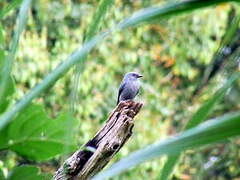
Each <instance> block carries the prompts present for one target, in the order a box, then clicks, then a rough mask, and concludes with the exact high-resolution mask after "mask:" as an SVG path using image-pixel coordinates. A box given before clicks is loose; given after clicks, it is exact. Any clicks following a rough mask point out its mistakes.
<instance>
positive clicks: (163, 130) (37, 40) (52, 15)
mask: <svg viewBox="0 0 240 180" xmlns="http://www.w3.org/2000/svg"><path fill="white" fill-rule="evenodd" d="M171 1H172V0H169V1H164V0H162V1H157V0H133V1H131V0H125V1H120V0H116V1H114V2H113V3H112V4H111V5H110V7H109V8H108V10H107V13H106V16H104V17H103V19H102V23H101V24H100V27H99V29H98V31H97V32H102V31H106V30H107V29H108V28H111V27H113V26H114V25H115V24H117V23H118V22H119V21H121V20H122V19H123V18H126V17H127V16H129V15H131V14H132V13H133V12H134V11H137V10H140V9H142V8H145V7H149V6H152V5H162V4H164V3H166V2H168V3H169V2H171ZM15 2H17V1H15ZM11 3H12V2H11V1H1V2H0V6H1V7H3V8H4V7H7V6H8V5H9V4H11ZM98 6H99V1H97V0H91V1H85V0H51V1H50V0H42V1H33V4H32V7H31V10H30V12H29V14H28V23H27V26H26V28H25V31H24V32H23V34H22V36H21V40H20V42H19V47H18V51H17V54H16V60H15V62H14V66H13V70H12V77H13V79H14V82H15V93H14V94H13V97H12V100H11V103H10V104H14V102H16V101H17V100H19V99H20V98H22V97H23V96H24V94H25V93H27V92H28V91H29V90H30V89H31V88H33V87H34V86H35V85H36V84H37V83H39V82H41V80H42V79H43V78H44V77H45V76H46V75H47V74H48V73H49V72H51V71H52V70H53V69H54V68H55V67H56V66H57V65H58V64H59V63H61V62H62V61H63V60H64V59H66V58H67V57H68V56H69V55H70V54H71V53H72V52H73V51H74V50H75V49H76V48H78V47H79V46H80V45H81V44H82V43H83V40H84V35H85V34H86V31H87V27H88V25H89V24H90V22H91V20H92V16H93V14H94V12H95V11H96V9H97V7H98ZM18 7H19V6H17V7H16V8H13V9H12V10H11V11H10V12H9V13H8V14H7V15H5V16H4V17H3V18H2V19H1V31H2V35H3V36H2V38H3V39H2V41H1V42H2V44H1V47H0V48H1V51H3V52H4V53H5V54H7V52H8V46H9V44H10V42H11V40H12V35H13V31H14V28H15V24H16V17H17V14H18V12H19V10H18ZM238 10H239V7H238V6H237V5H236V4H229V3H225V4H220V5H218V6H214V7H209V8H205V9H201V10H196V11H194V12H191V13H187V14H183V15H180V16H175V17H172V18H169V19H165V20H161V21H157V22H154V23H152V24H148V25H143V26H140V27H137V28H128V29H127V30H125V31H121V32H117V33H114V34H113V35H111V36H110V37H108V38H107V39H106V40H105V41H104V42H103V43H101V44H99V45H98V46H97V48H95V49H94V50H93V51H92V52H91V53H90V54H89V55H88V56H87V61H86V64H85V66H84V68H83V69H81V75H80V79H79V81H78V83H79V90H78V91H77V92H74V88H73V87H74V81H73V77H74V75H75V74H76V72H75V71H74V70H73V69H71V70H70V71H69V72H68V73H67V74H65V75H64V77H62V78H61V79H60V80H59V81H57V83H56V84H55V86H53V88H51V89H49V90H47V91H45V92H44V93H43V94H41V96H40V97H38V98H37V99H35V100H34V104H41V105H43V106H44V111H46V112H47V114H48V116H49V117H51V118H52V119H54V118H56V117H57V116H59V114H61V113H62V112H72V109H71V103H75V104H76V110H75V111H74V112H73V115H74V117H75V119H76V122H75V123H76V124H74V126H75V127H77V129H76V131H74V140H76V141H77V145H75V146H74V147H73V148H72V149H71V150H70V153H68V155H69V154H71V152H74V150H76V149H77V147H79V146H81V145H82V144H84V143H86V142H87V141H88V140H89V139H90V138H91V137H93V135H94V134H95V133H96V131H97V130H98V129H99V128H100V127H101V126H102V125H103V123H104V121H105V120H106V119H107V117H108V115H109V113H110V112H111V111H112V110H113V109H114V107H115V105H116V98H117V93H118V87H119V84H120V82H121V79H122V77H123V75H124V74H125V73H127V72H129V71H137V72H140V73H141V74H142V75H143V76H144V77H143V79H142V88H141V90H140V94H139V95H138V97H137V98H136V101H141V102H143V103H144V106H143V108H142V110H141V111H140V113H139V114H138V116H137V117H136V118H135V126H134V129H133V132H134V133H133V136H132V137H131V138H130V140H129V141H128V142H127V143H126V145H125V146H124V147H123V148H122V149H121V150H120V152H119V153H118V154H117V155H116V157H115V158H114V159H113V162H114V161H117V160H119V159H121V158H122V157H124V156H126V155H127V154H129V153H130V152H132V151H134V150H137V149H139V148H141V147H144V146H146V145H148V144H150V143H153V142H155V141H157V140H161V139H165V138H166V137H167V136H170V135H173V134H175V133H178V132H180V131H181V129H183V127H184V125H185V123H186V122H187V121H188V120H189V119H190V117H191V116H192V114H193V113H194V112H195V111H196V110H197V108H198V107H199V106H200V105H201V104H202V103H203V102H204V101H205V100H207V99H209V98H210V97H211V96H212V95H213V94H214V92H215V91H216V90H217V89H218V88H219V87H221V86H222V85H223V82H225V80H226V79H228V77H229V74H231V73H232V72H234V71H236V70H237V64H236V63H234V62H235V61H233V60H229V61H228V62H227V63H225V66H224V68H222V69H221V70H220V71H218V73H217V74H216V75H215V76H214V77H213V78H212V79H211V81H209V82H208V83H207V84H206V85H205V86H204V87H203V89H202V91H201V92H200V93H198V94H197V95H196V96H193V93H194V91H195V90H196V88H197V87H198V86H199V85H200V84H201V82H202V81H203V75H204V72H205V71H206V69H207V68H208V67H209V66H210V64H211V62H212V61H213V60H214V57H215V56H216V52H217V50H218V48H219V46H220V44H221V41H222V39H223V36H224V34H225V32H226V30H227V29H228V27H229V21H230V20H229V19H230V16H231V12H232V11H238ZM235 59H236V58H235ZM235 59H234V60H235ZM232 64H233V65H232ZM71 93H77V96H78V98H77V99H76V98H75V99H73V98H71ZM239 100H240V98H239V84H236V85H235V86H234V87H233V88H232V89H231V91H229V92H228V94H227V95H226V96H225V98H224V100H223V101H221V103H219V104H218V105H217V106H216V108H215V109H214V113H212V114H211V117H215V116H217V115H219V114H223V113H225V112H229V111H233V110H238V109H239V108H240V105H239ZM73 101H74V102H73ZM36 123H37V122H36ZM70 130H71V129H70ZM74 140H73V141H74ZM239 147H240V141H239V139H235V140H228V141H224V143H222V144H219V145H215V146H212V145H211V146H208V147H205V148H204V149H203V148H202V149H201V148H200V149H197V150H194V151H193V150H191V151H190V150H189V151H187V152H186V153H185V156H184V157H182V158H181V160H180V162H179V164H178V166H176V168H175V171H174V175H173V177H172V178H171V179H184V180H190V179H219V180H221V179H235V180H237V179H240V169H239V166H240V150H239V149H240V148H239ZM66 157H67V155H65V156H64V157H63V156H56V157H54V158H52V159H51V160H45V161H37V160H31V158H30V159H28V158H25V157H24V156H23V157H22V156H19V155H17V154H16V153H14V152H12V151H2V152H0V159H1V160H0V168H1V169H2V172H3V174H5V175H6V174H8V173H9V172H10V171H11V170H12V169H13V168H14V167H16V166H18V165H19V164H32V165H36V166H38V167H40V169H41V171H42V172H44V173H50V174H53V173H54V172H55V170H56V168H57V167H58V166H59V165H60V164H61V162H62V161H63V160H64V159H65V158H66ZM164 162H165V158H161V159H155V160H154V161H151V162H147V163H144V164H141V165H139V166H137V167H135V168H133V169H130V170H129V171H127V172H125V173H122V174H121V175H119V176H117V177H116V178H113V179H116V180H117V179H119V180H120V179H130V180H131V179H157V177H158V176H159V174H160V170H161V168H162V166H163V163H164Z"/></svg>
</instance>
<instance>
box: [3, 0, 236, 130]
mask: <svg viewBox="0 0 240 180" xmlns="http://www.w3.org/2000/svg"><path fill="white" fill-rule="evenodd" d="M230 1H231V0H209V1H202V0H191V1H179V2H177V3H168V4H167V5H165V6H161V7H154V8H147V9H144V10H140V11H138V12H137V13H134V14H133V15H132V16H131V17H130V18H126V19H125V20H123V21H122V22H121V23H119V24H118V25H116V26H115V27H113V28H112V29H110V30H108V31H105V32H103V33H100V34H99V35H97V36H95V37H93V38H91V40H89V41H88V42H86V43H84V44H83V46H82V48H79V49H77V50H76V51H75V52H74V53H73V54H71V55H70V56H69V57H68V58H67V59H66V60H65V61H63V62H62V63H61V64H60V65H59V66H57V67H56V68H55V69H54V70H53V71H52V72H51V73H50V74H48V75H47V76H46V77H45V78H44V80H43V81H42V82H41V83H40V84H38V85H37V86H36V87H35V88H33V89H32V90H31V91H30V92H29V93H28V94H26V95H25V96H24V97H23V98H22V99H21V100H20V101H19V102H18V103H16V104H15V105H14V106H13V107H12V109H10V110H9V111H7V112H5V113H4V114H3V115H2V116H0V129H2V128H3V127H4V126H6V125H7V124H8V123H10V122H11V120H12V119H13V117H14V116H15V115H16V114H17V113H18V112H20V111H22V110H23V109H24V108H25V107H26V106H27V105H28V104H30V103H31V101H32V100H33V99H34V98H36V97H37V96H39V95H40V94H41V93H42V92H43V91H44V90H46V89H47V88H49V87H50V86H52V85H53V84H54V83H55V82H56V81H57V80H58V79H59V78H60V77H61V76H63V75H64V74H65V73H66V72H67V71H68V70H69V69H70V68H71V67H72V66H73V65H75V64H76V63H78V62H79V61H80V60H81V59H82V58H83V57H85V56H86V55H87V54H88V53H89V52H90V51H91V50H92V49H93V48H94V47H95V46H96V44H97V43H99V42H101V41H102V40H103V39H105V38H106V37H107V36H109V35H111V34H112V33H113V32H115V31H117V30H119V29H124V28H127V27H130V26H134V25H138V24H141V23H143V22H151V21H152V20H156V19H158V20H161V19H163V18H165V17H171V16H174V15H178V14H180V13H183V12H188V11H190V10H193V9H198V8H203V7H208V6H210V5H216V4H219V3H223V2H230ZM233 1H234V0H232V2H233ZM235 1H237V0H235Z"/></svg>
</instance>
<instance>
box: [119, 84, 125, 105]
mask: <svg viewBox="0 0 240 180" xmlns="http://www.w3.org/2000/svg"><path fill="white" fill-rule="evenodd" d="M125 85H126V83H121V85H120V87H119V90H118V98H117V105H118V103H119V100H120V96H121V93H122V91H123V89H124V87H125Z"/></svg>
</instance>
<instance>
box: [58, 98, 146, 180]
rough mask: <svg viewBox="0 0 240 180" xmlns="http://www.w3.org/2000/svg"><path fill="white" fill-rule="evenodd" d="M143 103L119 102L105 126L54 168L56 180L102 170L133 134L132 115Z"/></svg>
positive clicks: (75, 177) (82, 176) (86, 176)
mask: <svg viewBox="0 0 240 180" xmlns="http://www.w3.org/2000/svg"><path fill="white" fill-rule="evenodd" d="M142 105H143V104H142V103H137V102H134V101H132V100H128V101H122V102H120V103H119V104H118V106H117V107H116V108H115V110H114V111H113V112H112V113H111V114H110V116H109V118H108V120H107V121H106V123H105V125H104V126H103V127H102V128H101V129H100V130H99V131H98V132H97V134H96V135H95V136H94V138H93V139H91V140H89V141H88V142H87V143H86V144H85V145H84V146H83V147H81V148H80V150H78V151H76V152H75V153H74V154H73V155H72V156H71V157H69V158H68V159H67V160H66V161H65V162H64V163H63V165H62V166H61V167H60V168H59V169H58V170H57V171H56V174H55V176H54V179H55V180H68V179H69V180H70V179H81V180H85V179H90V178H91V177H93V176H94V175H95V174H96V173H98V172H99V171H101V170H102V169H103V168H104V167H105V166H106V165H107V163H108V162H109V161H110V160H111V159H112V158H113V157H114V155H115V154H116V153H117V152H118V151H119V150H120V149H121V148H122V146H123V145H124V144H125V142H126V141H127V140H128V139H129V137H130V136H131V135H132V128H133V126H134V122H133V118H134V117H135V116H136V115H137V113H138V112H139V111H140V109H141V107H142Z"/></svg>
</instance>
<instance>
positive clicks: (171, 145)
mask: <svg viewBox="0 0 240 180" xmlns="http://www.w3.org/2000/svg"><path fill="white" fill-rule="evenodd" d="M239 122H240V112H235V113H231V114H226V115H224V116H222V117H218V118H216V119H214V120H209V121H207V122H205V123H203V124H201V125H200V126H198V127H195V128H192V129H190V130H187V131H185V132H182V133H180V134H178V135H177V136H174V137H171V138H169V139H167V140H165V141H162V142H157V143H155V144H152V145H149V146H147V147H145V148H142V149H141V150H139V151H136V152H133V153H132V154H130V155H129V156H128V157H126V158H124V159H122V160H120V161H119V162H117V163H115V164H113V165H112V167H111V168H109V169H108V170H106V171H105V172H102V173H99V175H97V176H96V177H95V178H94V179H95V180H100V179H105V178H109V177H113V176H115V175H116V174H118V173H120V172H122V171H124V170H126V169H130V168H131V167H133V166H135V165H137V164H139V163H142V162H145V161H147V160H150V159H153V158H156V157H158V156H160V155H163V154H167V155H171V154H176V153H179V152H181V151H183V150H186V149H190V148H197V147H201V146H203V145H207V144H211V143H216V142H219V141H223V140H225V139H227V138H230V137H233V136H236V135H239V134H240V129H239V128H238V124H239Z"/></svg>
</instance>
